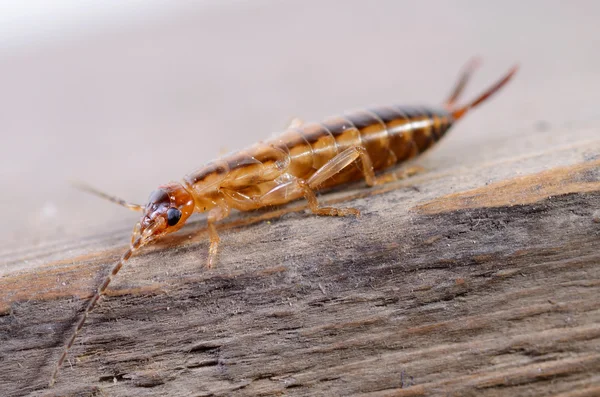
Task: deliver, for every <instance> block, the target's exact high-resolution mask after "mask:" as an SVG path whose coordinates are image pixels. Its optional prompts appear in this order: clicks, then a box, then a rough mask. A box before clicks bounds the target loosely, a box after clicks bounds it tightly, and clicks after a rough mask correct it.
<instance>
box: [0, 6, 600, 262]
mask: <svg viewBox="0 0 600 397" xmlns="http://www.w3.org/2000/svg"><path fill="white" fill-rule="evenodd" d="M9 3H11V2H7V3H6V4H9ZM53 3H54V2H51V1H48V2H40V1H22V2H19V3H18V4H20V6H15V7H17V8H15V7H13V8H10V7H9V8H5V9H4V10H3V12H0V14H1V15H2V18H3V19H0V22H2V23H0V25H2V28H1V29H0V34H1V35H2V37H1V39H0V134H1V137H2V140H1V143H0V162H1V163H0V186H1V193H2V194H0V206H1V207H2V219H3V222H2V227H1V228H0V265H1V264H2V259H1V254H2V253H6V252H9V251H10V252H15V250H16V249H17V252H23V253H26V252H27V250H28V249H29V247H39V246H40V245H49V246H50V245H56V246H60V244H62V243H63V242H64V241H69V240H70V241H73V240H76V239H78V238H80V236H81V237H84V236H86V235H91V234H94V232H95V231H96V230H100V229H102V230H107V228H109V225H117V226H115V227H118V228H119V230H124V229H123V228H128V227H129V226H130V225H131V226H132V225H133V223H134V222H135V220H136V218H137V215H136V214H134V213H130V212H128V211H126V210H124V209H122V208H119V207H117V206H115V205H112V204H110V203H108V202H104V201H102V200H99V199H97V198H94V197H92V196H89V195H87V194H85V193H82V192H79V191H77V190H75V189H73V188H72V187H70V185H69V181H70V180H82V181H85V182H88V183H90V184H92V185H94V186H96V187H98V188H100V189H102V190H104V191H107V192H109V193H112V194H116V195H119V196H122V197H124V198H126V199H128V200H130V201H134V202H144V201H145V200H146V198H147V195H148V194H149V193H150V191H151V190H153V189H154V188H155V187H156V186H157V185H159V184H161V183H165V182H168V181H170V180H177V179H180V178H181V177H183V175H185V174H186V173H187V172H190V171H192V170H193V169H195V168H198V167H200V166H201V165H202V164H203V163H205V162H207V161H209V160H211V159H212V158H214V157H217V156H219V155H220V154H223V152H226V151H231V150H235V149H241V148H243V147H244V146H246V145H248V144H251V143H253V142H255V141H258V140H260V139H264V138H268V137H270V136H271V135H272V134H273V133H275V132H278V131H281V130H282V129H283V128H284V126H285V125H286V124H287V122H288V121H289V120H290V119H291V118H292V117H300V118H302V119H305V120H308V121H312V120H314V121H317V120H319V119H322V118H323V117H326V116H329V115H332V114H336V113H340V112H342V111H344V110H348V109H352V108H356V107H363V106H368V105H372V104H387V103H399V104H415V103H416V104H423V103H424V104H433V105H435V104H438V103H440V102H441V101H442V100H443V98H444V97H445V96H446V95H447V94H448V92H449V90H450V88H451V86H452V85H453V84H454V82H455V79H456V76H457V73H458V71H459V70H460V68H461V67H462V66H463V65H464V64H465V62H466V61H467V60H469V59H470V58H471V57H473V56H474V55H479V56H481V57H482V59H483V64H482V67H481V69H480V71H479V72H478V73H477V74H476V76H475V78H474V80H473V81H472V83H471V84H470V85H469V87H468V89H467V93H466V95H465V99H469V98H471V97H473V95H475V94H477V93H479V92H480V91H481V90H483V89H484V88H486V87H487V86H488V85H489V84H490V83H492V82H493V81H494V80H496V79H498V78H499V77H500V76H501V75H502V74H503V73H505V72H506V70H507V69H508V68H509V67H510V66H512V65H513V64H514V63H519V64H520V66H521V70H520V71H519V74H518V75H517V77H516V79H515V80H514V81H513V82H512V83H511V84H510V85H509V86H508V87H507V88H506V89H505V90H503V91H502V93H501V94H500V95H498V96H497V97H495V98H494V99H493V100H492V101H490V103H488V104H486V105H485V106H483V107H482V108H480V109H478V110H477V111H476V112H473V114H470V115H469V117H467V118H465V120H464V121H463V122H461V124H460V125H457V127H456V128H455V129H454V130H453V131H452V134H450V136H449V137H448V138H447V140H445V141H444V144H443V145H440V146H439V147H438V148H437V149H435V150H436V152H435V153H436V159H437V160H436V161H438V162H440V164H443V163H444V162H448V163H449V162H457V161H464V162H467V163H468V162H469V156H468V155H467V156H465V155H464V151H463V152H461V156H460V158H457V157H458V156H456V155H454V152H455V151H457V150H459V149H460V148H462V147H464V145H465V144H467V143H468V144H470V145H472V146H473V147H475V148H476V147H477V142H484V141H487V140H490V139H495V140H499V141H500V140H509V139H511V140H518V138H519V136H520V135H521V134H522V133H523V132H524V131H527V130H529V129H532V128H547V127H548V126H556V125H560V126H569V125H573V126H578V125H588V124H593V123H594V122H597V121H598V118H599V117H598V115H599V111H598V106H599V104H600V50H599V49H600V27H599V23H598V21H599V16H600V2H597V1H592V0H590V1H549V0H538V1H516V0H515V1H497V2H491V1H476V0H472V1H466V0H465V1H441V0H440V1H391V0H388V1H383V0H380V1H357V0H352V1H341V0H339V1H333V0H319V1H306V0H302V1H285V2H284V1H267V0H262V1H247V2H243V1H199V2H186V3H179V4H178V5H175V2H167V1H149V2H141V1H134V2H129V4H128V5H127V6H124V5H122V4H121V2H117V1H107V2H104V5H103V6H102V7H100V8H98V6H94V7H96V8H89V7H91V6H90V5H82V4H83V3H81V2H69V1H66V0H63V1H58V2H56V3H55V7H53V6H52V4H53ZM15 4H17V3H15ZM49 4H50V5H49ZM80 4H81V5H80ZM58 5H60V7H58ZM3 7H8V6H7V5H4V6H3ZM0 11H2V10H0ZM473 156H477V154H476V153H473ZM549 161H551V159H549ZM432 166H433V167H435V166H436V164H435V162H434V164H433V165H432Z"/></svg>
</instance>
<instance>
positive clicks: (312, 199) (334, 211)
mask: <svg viewBox="0 0 600 397" xmlns="http://www.w3.org/2000/svg"><path fill="white" fill-rule="evenodd" d="M295 183H296V185H297V186H298V187H299V188H300V189H302V192H303V194H304V198H305V199H306V201H308V207H309V208H310V210H311V211H312V212H313V214H317V215H327V216H347V215H355V216H360V211H359V210H358V209H356V208H336V207H321V206H319V201H318V200H317V195H316V194H315V191H314V190H313V189H311V187H310V186H309V183H308V182H307V181H305V180H304V179H296V180H295Z"/></svg>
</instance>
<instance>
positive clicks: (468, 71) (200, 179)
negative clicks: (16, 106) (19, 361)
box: [50, 61, 517, 386]
mask: <svg viewBox="0 0 600 397" xmlns="http://www.w3.org/2000/svg"><path fill="white" fill-rule="evenodd" d="M477 64H478V62H477V61H472V62H470V63H469V64H468V65H467V66H466V68H465V69H464V71H463V73H462V74H461V76H460V78H459V80H458V83H457V84H456V86H455V87H454V89H453V90H452V92H451V94H450V96H449V97H448V99H447V100H446V101H445V102H444V103H443V105H442V106H441V107H439V108H434V107H406V106H388V107H373V108H369V109H365V110H358V111H353V112H350V113H346V114H345V115H344V116H341V117H331V118H328V119H326V120H325V121H323V122H321V123H308V124H305V123H302V122H301V121H299V120H297V119H294V121H293V122H292V124H291V125H290V126H289V127H288V129H287V130H286V131H285V132H284V133H283V135H281V136H279V137H278V138H276V139H271V140H269V141H266V142H261V143H258V144H256V145H254V146H252V147H250V148H248V149H246V150H242V151H239V152H237V153H233V154H231V155H228V156H225V157H223V158H221V159H219V160H216V161H213V162H210V163H208V164H206V165H205V166H204V167H202V168H200V169H198V170H197V171H195V172H193V173H191V174H188V175H187V176H185V177H184V178H183V180H182V181H181V182H171V183H168V184H166V185H162V186H159V187H158V189H157V190H155V191H154V192H152V193H151V194H150V197H149V199H148V202H147V204H146V205H144V206H142V205H138V204H131V203H128V202H127V201H125V200H121V199H119V198H116V197H113V196H110V195H107V194H105V193H102V192H100V191H98V190H95V189H93V188H91V187H89V186H87V185H80V186H79V187H80V188H81V189H83V190H86V191H88V192H90V193H92V194H95V195H97V196H100V197H102V198H105V199H108V200H109V201H112V202H114V203H116V204H119V205H121V206H124V207H126V208H128V209H130V210H133V211H139V212H142V213H143V215H142V217H141V219H140V221H139V222H138V223H137V224H136V225H135V227H134V229H133V233H132V237H131V243H130V246H129V248H128V250H127V251H126V252H125V253H124V254H123V256H122V257H121V258H120V259H119V261H118V262H117V263H116V264H115V265H113V267H112V269H111V270H110V272H109V274H108V276H106V278H105V279H104V281H103V282H102V283H101V284H100V286H99V287H98V288H97V289H96V291H95V293H94V295H93V296H92V297H91V298H90V299H89V301H88V303H87V305H86V308H85V310H84V312H83V315H82V316H81V318H80V319H79V321H78V322H77V325H76V327H75V329H74V331H73V333H72V334H71V336H70V338H69V339H68V341H67V343H66V344H65V347H64V349H63V352H62V354H61V356H60V358H59V360H58V362H57V363H56V366H55V368H54V372H53V374H52V378H51V379H50V386H52V385H53V384H54V383H55V381H56V378H57V376H58V372H59V369H60V367H61V365H62V363H63V362H64V360H65V358H66V357H67V354H68V352H69V349H70V348H71V347H72V346H73V343H74V342H75V339H76V337H77V334H78V333H79V331H81V329H82V328H83V325H84V324H85V321H86V319H87V317H88V316H89V314H90V312H91V311H92V310H93V309H94V307H95V306H96V304H97V303H98V301H99V300H100V298H102V296H103V295H104V294H105V292H106V289H107V288H108V286H109V284H110V282H111V281H112V279H113V278H114V277H115V276H116V275H117V273H118V272H119V270H121V268H122V267H123V264H124V263H125V262H126V261H127V260H128V259H129V258H130V257H131V256H132V255H133V254H134V253H135V252H136V251H138V250H139V249H140V248H142V247H143V246H145V245H148V244H150V243H152V242H153V241H155V240H157V239H159V238H161V237H162V236H164V235H166V234H169V233H173V232H175V231H177V230H179V229H180V228H181V227H182V226H183V225H184V224H185V222H186V221H187V219H188V218H189V217H190V215H192V213H195V212H198V213H201V212H206V213H207V229H208V235H209V240H210V245H209V250H208V262H207V267H208V268H211V267H212V266H213V264H214V262H215V258H216V255H217V250H218V246H219V242H220V239H219V235H218V233H217V229H216V227H215V223H216V222H218V221H220V220H222V219H224V218H226V217H227V216H228V215H229V213H230V211H231V210H232V209H236V210H239V211H251V210H255V209H258V208H262V207H268V206H274V205H281V204H285V203H288V202H290V201H293V200H297V199H300V198H302V197H304V198H305V199H306V200H307V202H308V206H309V208H310V210H311V211H312V212H313V213H315V214H317V215H328V216H346V215H356V216H358V215H359V214H360V212H359V211H358V209H355V208H337V207H323V206H320V205H319V202H318V200H317V196H316V194H315V191H317V190H321V189H324V188H328V187H332V186H337V185H341V184H344V183H346V182H350V181H353V180H358V179H361V178H364V179H365V180H366V183H367V185H368V186H374V185H377V184H380V183H385V182H386V181H387V180H389V178H387V177H386V175H381V176H376V175H375V172H376V171H381V170H384V169H388V168H390V167H392V166H394V165H397V164H400V163H402V162H405V161H406V160H408V159H411V158H413V157H415V156H417V155H419V154H420V153H422V152H424V151H425V150H427V149H428V148H430V147H431V146H432V145H433V144H434V143H436V142H437V141H439V140H440V139H441V138H442V137H443V136H444V135H445V134H446V132H448V130H449V129H450V128H451V127H452V126H453V125H454V123H455V122H456V121H458V120H459V119H461V118H462V117H463V116H464V115H465V114H466V113H468V112H469V111H470V110H471V109H473V108H475V107H476V106H478V105H479V104H481V103H482V102H484V101H485V100H487V99H488V98H489V97H490V96H491V95H493V94H494V93H496V92H497V91H498V90H500V88H501V87H503V86H504V85H505V84H506V83H507V82H508V81H509V80H510V79H511V77H512V76H513V75H514V74H515V73H516V71H517V66H514V67H513V68H512V69H510V70H509V72H508V73H507V74H506V75H505V76H504V77H503V78H502V79H500V80H499V81H498V82H497V83H495V84H494V85H493V86H491V87H490V88H488V90H487V91H485V92H483V93H482V94H481V95H480V96H478V97H477V98H475V99H474V100H473V101H471V102H468V103H467V104H465V105H462V106H456V101H457V100H458V99H459V97H460V95H461V94H462V92H463V90H464V87H465V85H466V84H467V82H468V80H469V79H470V77H471V75H472V73H473V71H474V70H475V68H476V66H477ZM355 163H358V164H360V167H350V165H352V164H355Z"/></svg>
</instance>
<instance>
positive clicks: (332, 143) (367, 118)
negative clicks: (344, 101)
mask: <svg viewBox="0 0 600 397" xmlns="http://www.w3.org/2000/svg"><path fill="white" fill-rule="evenodd" d="M452 121H453V120H452V116H451V115H450V114H449V113H448V112H447V111H445V110H443V109H432V108H425V107H399V106H389V107H376V108H371V109H367V110H357V111H354V112H350V113H347V114H345V115H344V116H341V117H331V118H329V119H326V120H325V121H323V122H322V123H311V124H306V125H304V126H302V127H300V128H297V129H293V130H289V131H287V132H286V133H285V134H284V135H283V136H281V137H280V139H279V140H276V141H273V142H271V143H272V144H274V146H277V147H279V148H281V149H282V150H286V151H288V152H289V154H290V166H289V168H290V170H289V171H290V173H291V174H292V175H294V176H297V177H301V178H309V177H310V176H311V175H312V174H313V173H314V172H315V171H316V170H317V169H319V168H320V167H322V166H323V165H324V164H325V163H326V162H327V161H329V160H331V159H332V158H333V157H335V156H336V155H337V154H338V153H341V152H342V151H343V150H345V149H347V148H349V147H352V146H362V147H364V148H365V149H367V152H368V153H369V156H370V157H371V160H372V162H373V166H374V168H375V170H381V169H384V168H387V167H390V166H392V165H394V164H397V163H400V162H402V161H405V160H407V159H409V158H411V157H414V156H416V155H418V154H419V153H421V152H423V151H425V150H427V149H428V148H429V147H431V146H432V145H433V144H434V143H435V142H437V141H438V140H439V139H440V138H441V137H442V136H443V135H444V134H445V133H446V131H447V130H448V129H449V128H450V126H451V125H452ZM352 168H353V169H356V167H352ZM350 171H352V169H350V170H348V171H347V172H350ZM347 172H346V173H347ZM338 179H339V178H338ZM342 179H352V178H350V177H348V178H342ZM340 182H341V181H340Z"/></svg>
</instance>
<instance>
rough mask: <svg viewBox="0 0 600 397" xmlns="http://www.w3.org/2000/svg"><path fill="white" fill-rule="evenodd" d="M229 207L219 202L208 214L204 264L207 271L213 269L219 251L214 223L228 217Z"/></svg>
mask: <svg viewBox="0 0 600 397" xmlns="http://www.w3.org/2000/svg"><path fill="white" fill-rule="evenodd" d="M229 211H230V207H229V205H228V204H227V203H226V202H225V201H221V202H220V203H219V205H218V206H217V207H215V208H213V209H212V210H210V211H209V212H208V220H207V226H208V237H209V239H210V246H209V247H208V261H207V263H206V267H208V268H209V269H210V268H211V267H213V264H214V263H215V259H216V257H217V252H218V249H219V243H220V242H221V239H220V238H219V233H217V227H216V226H215V222H218V221H220V220H221V219H224V218H227V217H228V216H229Z"/></svg>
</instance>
